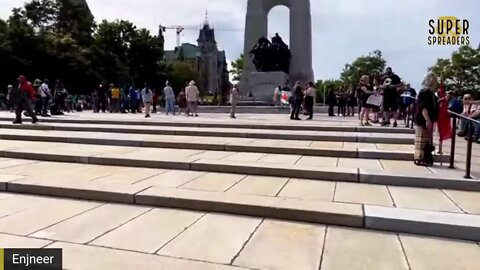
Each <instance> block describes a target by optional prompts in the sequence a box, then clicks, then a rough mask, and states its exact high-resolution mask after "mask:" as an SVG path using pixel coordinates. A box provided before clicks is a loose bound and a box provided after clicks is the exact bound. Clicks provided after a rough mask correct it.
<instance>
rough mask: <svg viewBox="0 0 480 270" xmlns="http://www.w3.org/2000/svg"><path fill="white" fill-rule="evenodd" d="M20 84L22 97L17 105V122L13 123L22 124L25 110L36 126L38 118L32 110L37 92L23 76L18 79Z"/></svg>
mask: <svg viewBox="0 0 480 270" xmlns="http://www.w3.org/2000/svg"><path fill="white" fill-rule="evenodd" d="M18 82H19V85H18V89H19V91H20V97H19V98H18V100H17V102H16V104H15V115H16V120H15V121H13V123H14V124H21V123H22V112H23V110H25V111H27V113H28V114H29V115H30V117H32V123H33V124H35V123H37V122H38V118H37V116H36V115H35V113H34V112H33V110H32V100H34V99H35V90H34V89H33V86H32V83H30V82H29V81H28V80H27V78H26V77H25V76H23V75H20V77H18Z"/></svg>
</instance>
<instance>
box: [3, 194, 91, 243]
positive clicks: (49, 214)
mask: <svg viewBox="0 0 480 270" xmlns="http://www.w3.org/2000/svg"><path fill="white" fill-rule="evenodd" d="M32 203H33V202H32ZM98 206H100V204H99V203H93V202H80V201H61V203H52V204H50V205H49V207H40V208H31V209H28V210H25V211H21V212H18V213H15V214H12V215H10V216H6V217H3V218H1V219H0V232H4V233H12V234H18V235H28V234H31V233H35V232H36V231H38V230H41V229H43V228H45V227H48V226H51V225H53V224H56V223H58V222H60V221H63V220H65V219H68V218H70V217H73V216H75V215H78V214H80V213H82V212H85V211H88V210H91V209H92V208H95V207H98Z"/></svg>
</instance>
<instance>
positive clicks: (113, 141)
mask: <svg viewBox="0 0 480 270" xmlns="http://www.w3.org/2000/svg"><path fill="white" fill-rule="evenodd" d="M107 138H108V139H107ZM0 139H3V140H19V141H43V142H62V143H79V144H92V145H118V146H135V147H150V148H173V149H175V148H178V149H198V150H213V151H230V152H253V153H267V154H292V155H303V156H325V157H346V158H367V159H390V160H413V158H414V156H413V151H412V150H410V151H406V150H405V151H400V150H384V149H382V148H392V147H393V146H392V145H388V146H382V145H378V148H380V149H376V145H371V144H367V143H360V144H358V147H352V146H351V145H350V144H347V147H341V146H343V143H341V144H338V142H323V143H322V144H321V145H318V144H315V143H314V141H302V143H301V144H297V145H295V143H290V141H286V140H283V141H282V140H277V141H275V140H269V139H258V140H251V139H243V138H238V139H231V138H228V137H216V138H215V139H214V140H212V139H211V138H209V139H208V140H207V139H204V138H202V137H196V138H195V137H190V136H172V135H157V136H155V137H154V136H152V135H143V134H132V133H123V134H121V136H120V135H117V136H116V137H113V138H111V134H110V133H106V132H90V133H85V132H75V131H56V130H55V129H54V130H11V129H4V130H2V131H0ZM402 148H405V149H413V147H407V146H405V145H398V146H397V149H402ZM449 158H450V156H449V155H442V156H437V157H436V160H437V162H444V163H446V162H448V161H449Z"/></svg>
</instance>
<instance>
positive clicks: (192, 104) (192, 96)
mask: <svg viewBox="0 0 480 270" xmlns="http://www.w3.org/2000/svg"><path fill="white" fill-rule="evenodd" d="M185 96H186V98H187V103H188V109H189V113H188V114H187V116H194V115H195V117H198V114H197V106H198V99H199V98H200V92H199V91H198V88H197V86H196V85H195V81H191V82H190V83H189V84H188V86H187V88H186V89H185Z"/></svg>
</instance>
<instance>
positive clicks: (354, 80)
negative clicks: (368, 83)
mask: <svg viewBox="0 0 480 270" xmlns="http://www.w3.org/2000/svg"><path fill="white" fill-rule="evenodd" d="M386 64H387V61H386V60H385V59H383V56H382V52H381V51H379V50H376V51H374V52H372V53H369V54H368V55H367V56H360V57H358V58H357V59H356V60H355V61H353V62H352V63H351V64H346V65H345V68H344V69H343V71H342V73H341V75H340V79H341V80H342V81H343V82H344V83H346V84H348V85H352V86H356V85H357V84H358V82H359V81H360V77H362V75H370V76H374V75H379V74H381V73H382V72H383V71H384V70H385V67H386Z"/></svg>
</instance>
